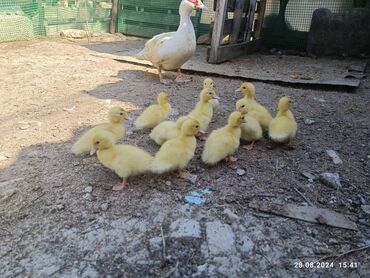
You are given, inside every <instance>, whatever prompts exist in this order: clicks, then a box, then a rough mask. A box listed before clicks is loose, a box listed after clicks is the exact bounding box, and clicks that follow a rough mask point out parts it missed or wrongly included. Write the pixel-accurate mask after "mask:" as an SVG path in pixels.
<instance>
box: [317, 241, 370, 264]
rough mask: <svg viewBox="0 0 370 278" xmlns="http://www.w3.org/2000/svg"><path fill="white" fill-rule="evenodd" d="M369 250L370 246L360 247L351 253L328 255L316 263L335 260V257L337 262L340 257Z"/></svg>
mask: <svg viewBox="0 0 370 278" xmlns="http://www.w3.org/2000/svg"><path fill="white" fill-rule="evenodd" d="M368 248H370V245H366V246H363V247H360V248H356V249H352V250H349V251H347V252H344V253H341V254H333V255H328V256H325V257H322V258H321V259H319V260H317V261H316V262H320V261H322V260H326V259H328V258H333V257H335V260H337V259H338V258H340V257H343V256H346V255H348V254H351V253H354V252H357V251H362V250H366V249H368ZM335 260H334V261H335Z"/></svg>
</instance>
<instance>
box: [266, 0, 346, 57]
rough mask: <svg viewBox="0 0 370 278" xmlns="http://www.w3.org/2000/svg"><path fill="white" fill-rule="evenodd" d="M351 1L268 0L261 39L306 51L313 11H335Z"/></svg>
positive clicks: (340, 10) (273, 44)
mask: <svg viewBox="0 0 370 278" xmlns="http://www.w3.org/2000/svg"><path fill="white" fill-rule="evenodd" d="M352 7H353V0H268V1H267V5H266V11H265V19H264V28H263V33H262V36H263V41H264V44H265V45H266V46H267V47H271V48H272V47H274V48H293V49H299V50H305V49H306V45H307V37H308V32H309V29H310V24H311V19H312V14H313V12H314V11H315V10H316V9H318V8H326V9H329V10H330V11H332V12H334V13H337V12H343V11H345V10H348V9H351V8H352Z"/></svg>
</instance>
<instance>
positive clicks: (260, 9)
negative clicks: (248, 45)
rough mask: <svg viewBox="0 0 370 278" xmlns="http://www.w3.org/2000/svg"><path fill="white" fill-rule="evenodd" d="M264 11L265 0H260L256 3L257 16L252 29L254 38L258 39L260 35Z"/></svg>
mask: <svg viewBox="0 0 370 278" xmlns="http://www.w3.org/2000/svg"><path fill="white" fill-rule="evenodd" d="M265 11H266V0H260V1H259V5H258V11H257V13H258V18H257V23H256V26H255V28H254V29H255V31H254V37H255V38H256V39H259V38H260V37H261V32H262V26H263V20H264V18H265Z"/></svg>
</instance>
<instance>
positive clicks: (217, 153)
mask: <svg viewBox="0 0 370 278" xmlns="http://www.w3.org/2000/svg"><path fill="white" fill-rule="evenodd" d="M243 123H245V119H244V116H243V115H242V113H240V112H233V113H231V114H230V116H229V118H228V121H227V125H226V126H224V127H221V128H219V129H217V130H214V131H212V133H211V134H210V135H209V137H208V138H207V140H206V143H205V145H204V150H203V154H202V161H203V162H204V163H206V164H210V165H213V164H216V163H217V162H219V161H221V160H222V159H224V158H226V157H227V156H230V155H232V154H233V153H234V152H235V151H236V150H237V149H238V147H239V142H240V135H241V129H240V126H241V125H242V124H243Z"/></svg>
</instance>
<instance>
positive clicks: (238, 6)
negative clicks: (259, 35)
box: [230, 0, 245, 42]
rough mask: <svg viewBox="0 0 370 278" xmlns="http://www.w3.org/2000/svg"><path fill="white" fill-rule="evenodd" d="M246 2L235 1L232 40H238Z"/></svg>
mask: <svg viewBox="0 0 370 278" xmlns="http://www.w3.org/2000/svg"><path fill="white" fill-rule="evenodd" d="M244 3H245V0H236V2H235V9H234V17H233V29H232V34H231V38H230V41H232V42H236V41H237V40H238V39H239V34H240V29H241V24H242V16H243V11H244Z"/></svg>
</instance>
